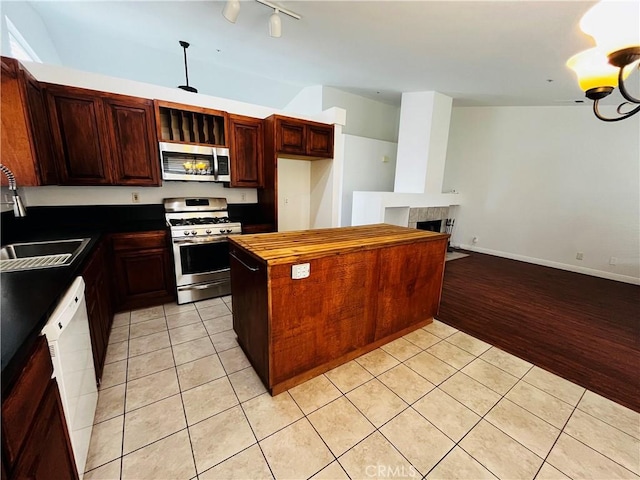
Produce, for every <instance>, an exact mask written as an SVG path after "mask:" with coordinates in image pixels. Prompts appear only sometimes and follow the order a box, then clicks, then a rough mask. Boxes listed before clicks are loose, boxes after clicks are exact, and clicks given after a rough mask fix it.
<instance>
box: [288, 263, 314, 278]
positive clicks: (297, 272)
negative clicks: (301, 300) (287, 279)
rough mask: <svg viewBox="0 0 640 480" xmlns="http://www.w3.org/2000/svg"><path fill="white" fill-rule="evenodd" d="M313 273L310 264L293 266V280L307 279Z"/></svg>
mask: <svg viewBox="0 0 640 480" xmlns="http://www.w3.org/2000/svg"><path fill="white" fill-rule="evenodd" d="M310 271H311V265H309V264H308V263H300V264H298V265H292V266H291V278H293V279H294V280H299V279H301V278H307V277H308V276H309V273H310Z"/></svg>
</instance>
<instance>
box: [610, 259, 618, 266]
mask: <svg viewBox="0 0 640 480" xmlns="http://www.w3.org/2000/svg"><path fill="white" fill-rule="evenodd" d="M617 264H618V259H617V258H616V257H611V258H610V259H609V265H617Z"/></svg>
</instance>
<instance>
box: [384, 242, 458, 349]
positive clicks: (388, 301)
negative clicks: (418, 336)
mask: <svg viewBox="0 0 640 480" xmlns="http://www.w3.org/2000/svg"><path fill="white" fill-rule="evenodd" d="M446 250H447V244H446V242H420V243H415V244H409V245H401V246H397V247H389V248H385V249H382V250H380V272H384V279H381V280H380V283H379V288H378V292H377V297H378V311H377V316H376V334H375V339H376V340H379V339H381V338H384V337H387V336H389V335H391V334H393V333H394V332H396V331H398V330H400V329H403V328H407V327H409V326H411V325H415V324H416V323H418V322H420V321H422V320H425V319H428V318H431V317H433V316H434V315H436V314H437V313H438V305H439V304H440V293H441V291H442V278H443V275H444V263H445V257H446Z"/></svg>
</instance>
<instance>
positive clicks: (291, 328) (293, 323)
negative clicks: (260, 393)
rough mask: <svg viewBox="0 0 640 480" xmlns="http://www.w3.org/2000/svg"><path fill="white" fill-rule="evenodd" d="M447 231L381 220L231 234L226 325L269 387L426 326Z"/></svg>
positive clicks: (438, 286) (286, 384)
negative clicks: (229, 310) (230, 302)
mask: <svg viewBox="0 0 640 480" xmlns="http://www.w3.org/2000/svg"><path fill="white" fill-rule="evenodd" d="M447 238H448V235H446V234H442V233H433V232H427V231H423V230H416V229H412V228H405V227H398V226H394V225H387V224H379V225H366V226H359V227H343V228H329V229H320V230H304V231H296V232H283V233H265V234H257V235H235V236H230V237H229V255H230V263H231V291H232V295H233V328H234V330H235V332H236V334H237V335H238V342H239V344H240V346H241V347H242V349H243V350H244V352H245V353H246V355H247V357H248V358H249V360H250V361H251V364H252V365H253V367H254V368H255V370H256V372H257V373H258V375H259V376H260V378H261V379H262V381H263V383H264V384H265V386H266V387H267V388H268V389H269V391H270V392H271V394H272V395H276V394H278V393H280V392H282V391H284V390H287V389H289V388H291V387H293V386H295V385H298V384H300V383H302V382H304V381H306V380H307V379H309V378H311V377H314V376H316V375H319V374H320V373H323V372H326V371H327V370H330V369H332V368H334V367H336V366H338V365H340V364H342V363H345V362H347V361H349V360H352V359H354V358H356V357H358V356H360V355H362V354H364V353H366V352H368V351H371V350H373V349H375V348H377V347H379V346H381V345H383V344H385V343H387V342H390V341H392V340H394V339H396V338H399V337H401V336H403V335H405V334H407V333H409V332H411V331H412V330H415V329H417V328H419V327H422V326H424V325H427V324H429V323H431V322H432V321H433V316H434V315H435V314H436V313H437V311H438V305H439V303H440V294H441V290H442V279H443V275H444V263H445V254H446V249H447ZM304 264H308V276H307V277H306V278H297V279H293V278H292V275H294V273H295V275H296V276H298V277H301V276H302V277H304V276H305V265H304Z"/></svg>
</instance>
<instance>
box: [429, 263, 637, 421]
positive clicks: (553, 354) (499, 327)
mask: <svg viewBox="0 0 640 480" xmlns="http://www.w3.org/2000/svg"><path fill="white" fill-rule="evenodd" d="M467 253H471V255H470V256H469V257H466V258H462V259H458V260H455V261H450V262H447V263H446V267H445V275H444V287H443V292H442V300H441V303H440V311H439V314H438V316H437V318H438V319H439V320H441V321H443V322H445V323H447V324H449V325H451V326H453V327H455V328H458V329H459V330H462V331H464V332H467V333H469V334H470V335H473V336H475V337H478V338H480V339H482V340H484V341H486V342H489V343H491V344H493V345H495V346H497V347H499V348H501V349H503V350H505V351H507V352H509V353H512V354H514V355H517V356H519V357H521V358H523V359H525V360H527V361H529V362H531V363H534V364H535V365H538V366H539V367H541V368H544V369H545V370H548V371H550V372H553V373H555V374H557V375H560V376H562V377H564V378H566V379H568V380H571V381H572V382H575V383H578V384H580V385H582V386H583V387H586V388H588V389H589V390H592V391H594V392H596V393H598V394H600V395H602V396H604V397H607V398H610V399H611V400H614V401H616V402H618V403H621V404H623V405H626V406H627V407H629V408H632V409H634V410H635V411H637V412H640V286H636V285H630V284H626V283H621V282H615V281H612V280H605V279H602V278H596V277H591V276H588V275H581V274H578V273H573V272H567V271H563V270H557V269H553V268H548V267H542V266H539V265H533V264H529V263H524V262H518V261H515V260H509V259H505V258H500V257H494V256H491V255H483V254H479V253H472V252H467Z"/></svg>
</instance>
